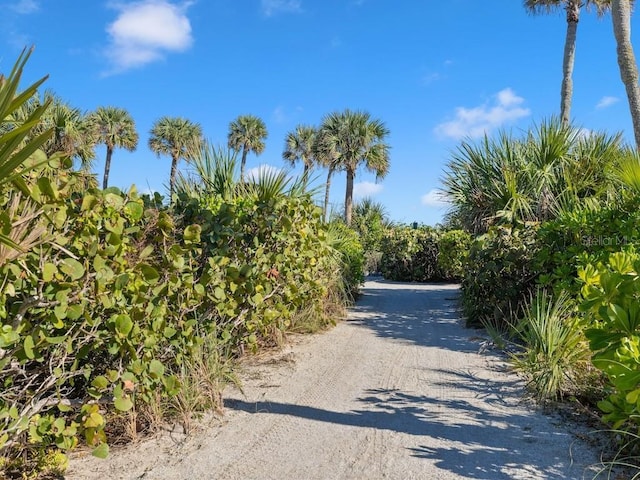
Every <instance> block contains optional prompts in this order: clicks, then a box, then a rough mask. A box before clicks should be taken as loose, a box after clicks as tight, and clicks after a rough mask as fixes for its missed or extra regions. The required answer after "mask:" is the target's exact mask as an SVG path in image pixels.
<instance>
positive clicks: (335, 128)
mask: <svg viewBox="0 0 640 480" xmlns="http://www.w3.org/2000/svg"><path fill="white" fill-rule="evenodd" d="M388 134H389V130H388V129H387V127H385V125H384V123H382V122H381V121H380V120H375V119H372V118H371V115H370V114H369V113H367V112H359V111H352V110H349V109H347V110H345V111H344V112H334V113H331V114H329V115H327V116H326V117H325V118H324V119H323V122H322V126H321V127H320V135H319V140H318V142H319V147H318V149H319V150H320V151H322V152H324V155H325V158H328V159H330V162H331V167H333V170H336V169H344V170H345V171H346V172H347V188H346V192H345V200H344V220H345V223H346V224H347V225H351V216H352V210H353V181H354V178H355V176H356V170H357V169H358V167H359V166H360V165H361V164H363V163H364V165H365V167H366V168H367V170H369V171H372V172H375V174H376V177H377V178H382V177H384V176H385V175H386V174H387V172H388V171H389V145H387V144H386V143H385V142H384V139H385V137H386V136H387V135H388ZM331 167H330V169H331Z"/></svg>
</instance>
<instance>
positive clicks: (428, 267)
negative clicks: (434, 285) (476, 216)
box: [380, 226, 471, 282]
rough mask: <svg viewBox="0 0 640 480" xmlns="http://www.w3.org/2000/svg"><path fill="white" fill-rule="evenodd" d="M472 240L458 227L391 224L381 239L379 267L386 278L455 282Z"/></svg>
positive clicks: (460, 273) (461, 271)
mask: <svg viewBox="0 0 640 480" xmlns="http://www.w3.org/2000/svg"><path fill="white" fill-rule="evenodd" d="M470 243H471V237H470V236H469V234H467V233H465V232H463V231H461V230H451V231H440V230H437V229H435V228H432V227H427V226H421V227H419V228H412V227H408V226H397V227H391V228H389V229H387V230H386V232H385V234H384V236H383V238H382V247H381V248H382V259H381V262H380V265H381V267H380V270H381V272H382V275H383V276H384V277H385V278H386V279H389V280H396V281H408V282H432V281H458V280H459V279H460V278H461V276H462V273H463V263H464V259H465V257H466V255H467V251H468V249H469V244H470Z"/></svg>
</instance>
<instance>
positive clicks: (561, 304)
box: [512, 290, 588, 400]
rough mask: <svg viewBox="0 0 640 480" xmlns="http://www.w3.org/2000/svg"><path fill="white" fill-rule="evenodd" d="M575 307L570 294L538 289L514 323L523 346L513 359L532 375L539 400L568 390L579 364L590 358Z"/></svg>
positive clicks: (518, 366) (556, 395)
mask: <svg viewBox="0 0 640 480" xmlns="http://www.w3.org/2000/svg"><path fill="white" fill-rule="evenodd" d="M574 307H575V305H574V302H573V300H572V299H571V298H570V297H569V296H568V295H567V294H561V295H560V296H559V297H557V298H555V299H554V298H553V297H552V296H551V295H550V294H549V293H547V292H546V291H544V290H538V291H537V293H536V294H535V296H534V295H532V296H531V297H530V301H529V303H528V304H527V305H526V307H525V308H524V315H523V316H522V318H521V319H520V321H519V322H518V324H517V325H516V326H515V330H516V332H517V335H518V337H519V339H520V340H521V341H522V343H523V347H522V351H520V352H518V353H516V354H514V355H513V356H512V359H513V362H514V365H515V367H516V368H517V369H518V370H520V371H522V372H523V373H525V374H526V376H527V377H528V378H529V385H530V386H531V387H532V388H533V390H534V391H535V393H536V396H537V397H538V399H539V400H547V399H557V398H558V397H560V396H562V394H563V393H564V392H566V391H567V390H568V387H567V384H573V383H574V382H575V375H574V374H575V372H576V371H578V370H579V366H580V365H581V364H582V363H584V362H585V361H587V360H588V354H587V352H588V350H587V349H585V348H584V344H583V343H584V341H585V338H584V335H583V332H582V330H583V327H582V325H581V324H580V322H579V319H578V317H576V315H575V311H574ZM574 390H575V389H574Z"/></svg>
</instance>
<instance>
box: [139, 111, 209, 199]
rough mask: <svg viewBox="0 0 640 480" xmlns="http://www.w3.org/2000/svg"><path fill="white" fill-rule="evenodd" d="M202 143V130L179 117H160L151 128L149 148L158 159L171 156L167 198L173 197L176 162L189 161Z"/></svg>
mask: <svg viewBox="0 0 640 480" xmlns="http://www.w3.org/2000/svg"><path fill="white" fill-rule="evenodd" d="M201 143H202V128H201V127H200V125H199V124H197V123H193V122H191V121H190V120H187V119H186V118H181V117H162V118H160V119H159V120H157V121H156V122H155V123H154V124H153V126H152V127H151V132H150V136H149V148H150V149H151V151H153V152H154V153H155V154H156V155H158V157H159V156H160V155H170V156H171V175H170V177H169V196H171V197H172V196H173V187H174V185H175V181H176V172H177V169H178V161H180V159H181V158H184V159H186V160H189V159H190V158H191V157H192V155H193V154H194V152H195V151H197V149H198V148H199V146H200V144H201Z"/></svg>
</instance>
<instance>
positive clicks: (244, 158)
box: [240, 146, 247, 182]
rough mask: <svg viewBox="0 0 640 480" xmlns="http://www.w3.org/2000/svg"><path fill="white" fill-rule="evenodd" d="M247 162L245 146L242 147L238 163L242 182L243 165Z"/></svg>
mask: <svg viewBox="0 0 640 480" xmlns="http://www.w3.org/2000/svg"><path fill="white" fill-rule="evenodd" d="M246 163H247V147H246V146H245V147H244V148H243V149H242V163H240V181H241V182H244V166H245V164H246Z"/></svg>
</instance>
